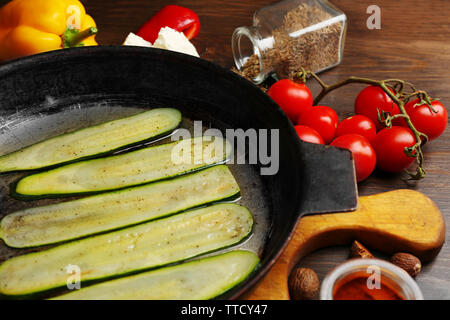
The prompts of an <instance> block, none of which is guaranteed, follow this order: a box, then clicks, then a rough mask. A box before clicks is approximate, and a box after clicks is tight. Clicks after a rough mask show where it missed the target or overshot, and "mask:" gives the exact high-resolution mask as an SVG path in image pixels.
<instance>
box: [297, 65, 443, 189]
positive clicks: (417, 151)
mask: <svg viewBox="0 0 450 320" xmlns="http://www.w3.org/2000/svg"><path fill="white" fill-rule="evenodd" d="M307 78H313V79H314V80H316V81H317V82H318V83H319V85H320V86H321V87H322V91H321V92H320V93H319V95H318V96H317V97H316V98H315V99H314V105H317V104H318V103H319V102H320V101H321V100H322V99H323V98H324V97H325V96H326V95H327V94H328V93H330V92H331V91H333V90H336V89H338V88H340V87H343V86H345V85H347V84H351V83H363V84H368V85H373V86H378V87H380V88H381V89H382V90H383V91H384V92H385V93H386V94H387V95H388V96H389V97H390V98H391V99H392V101H393V103H395V104H397V106H398V108H399V110H400V113H399V114H396V115H392V116H391V115H390V114H389V112H384V111H382V112H380V111H379V112H378V120H379V121H380V122H381V123H382V124H383V125H384V126H385V127H388V128H390V127H391V126H392V121H393V120H394V119H397V118H403V119H404V120H405V122H406V123H407V124H408V127H409V129H410V130H411V131H412V133H413V134H414V137H415V139H416V143H415V144H414V145H413V146H410V147H406V148H405V149H404V152H405V154H406V155H407V156H408V157H413V158H415V159H416V163H417V167H416V172H410V171H408V170H405V171H406V173H407V174H408V175H409V177H410V178H409V180H420V179H423V178H424V177H425V175H426V172H425V170H424V168H423V164H424V156H423V152H422V147H423V145H424V144H425V143H427V141H428V137H427V135H426V134H424V133H422V132H419V131H418V130H417V129H416V128H415V126H414V124H413V123H412V121H411V118H410V117H409V115H408V113H407V112H406V110H405V105H406V103H408V102H409V101H410V100H411V99H412V98H417V99H419V102H418V103H417V104H416V105H415V106H420V105H424V104H426V105H428V107H429V108H430V110H431V111H432V112H435V113H436V111H435V110H434V109H433V107H432V105H431V102H432V101H433V100H436V99H431V97H430V96H429V95H428V93H427V92H425V91H423V90H417V89H416V88H415V86H414V85H413V84H411V83H410V82H407V81H404V80H400V79H386V80H373V79H368V78H359V77H348V78H346V79H344V80H341V81H338V82H336V83H333V84H331V85H329V84H326V83H325V82H323V81H322V79H320V78H319V76H317V74H315V73H314V72H311V71H306V70H304V69H303V68H302V69H301V71H300V72H299V73H298V74H297V75H296V77H295V78H294V80H297V81H301V82H305V81H306V79H307Z"/></svg>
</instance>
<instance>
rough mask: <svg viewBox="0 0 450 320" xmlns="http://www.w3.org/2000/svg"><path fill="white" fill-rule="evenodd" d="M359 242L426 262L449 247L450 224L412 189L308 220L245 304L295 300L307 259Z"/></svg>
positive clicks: (369, 198)
mask: <svg viewBox="0 0 450 320" xmlns="http://www.w3.org/2000/svg"><path fill="white" fill-rule="evenodd" d="M353 240H359V241H361V242H362V243H363V244H364V245H366V246H367V247H369V248H373V249H376V250H379V251H381V252H385V253H395V252H399V251H402V252H410V253H412V254H414V255H416V256H417V257H419V258H420V259H421V260H422V262H426V261H429V260H431V259H433V258H434V257H435V256H436V255H437V254H438V253H439V251H440V249H441V247H442V245H443V244H444V241H445V221H444V219H443V217H442V214H441V212H440V211H439V209H438V208H437V206H436V205H435V204H434V203H433V201H432V200H431V199H429V198H428V197H426V196H425V195H424V194H422V193H420V192H417V191H413V190H407V189H406V190H396V191H390V192H386V193H380V194H377V195H372V196H366V197H360V198H359V205H358V210H356V211H354V212H345V213H333V214H325V215H315V216H307V217H303V218H301V219H300V220H299V222H298V223H297V227H296V229H295V232H294V234H293V236H292V239H291V240H290V242H289V244H288V246H287V247H286V249H285V250H284V252H283V253H282V255H281V257H280V258H279V259H278V260H277V262H276V263H275V265H274V266H273V267H272V269H271V270H270V271H269V272H268V274H267V275H266V276H265V278H264V279H263V280H261V281H260V282H259V284H257V285H256V286H255V287H254V288H253V289H252V290H251V291H250V292H249V293H247V294H246V295H245V296H244V297H243V298H244V299H250V300H286V299H289V290H288V277H289V274H290V272H291V271H292V269H293V267H294V266H295V265H296V264H297V262H298V261H299V260H300V259H301V258H302V257H304V256H305V255H307V254H308V253H310V252H312V251H314V250H317V249H319V248H323V247H326V246H333V245H343V244H350V243H351V242H352V241H353Z"/></svg>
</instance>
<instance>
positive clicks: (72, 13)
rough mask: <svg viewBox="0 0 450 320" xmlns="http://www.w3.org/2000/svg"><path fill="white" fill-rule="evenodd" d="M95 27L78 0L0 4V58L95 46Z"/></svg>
mask: <svg viewBox="0 0 450 320" xmlns="http://www.w3.org/2000/svg"><path fill="white" fill-rule="evenodd" d="M96 33H97V28H96V25H95V21H94V20H93V19H92V17H90V16H89V15H87V14H86V10H85V9H84V7H83V5H82V4H81V3H80V2H79V1H78V0H13V1H11V2H9V3H7V4H6V5H5V6H3V7H2V8H0V62H4V61H7V60H11V59H15V58H19V57H23V56H27V55H32V54H36V53H40V52H45V51H51V50H57V49H62V48H70V47H78V46H94V45H97V42H96V41H95V34H96Z"/></svg>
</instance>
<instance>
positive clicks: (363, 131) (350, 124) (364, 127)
mask: <svg viewBox="0 0 450 320" xmlns="http://www.w3.org/2000/svg"><path fill="white" fill-rule="evenodd" d="M352 133H354V134H359V135H361V136H363V137H365V138H366V139H367V140H369V141H372V139H373V138H375V136H376V135H377V129H376V127H375V124H374V123H373V122H372V120H370V119H369V118H367V117H366V116H362V115H356V116H352V117H349V118H347V119H344V120H342V121H341V123H339V124H338V127H337V130H336V137H340V136H343V135H344V134H352Z"/></svg>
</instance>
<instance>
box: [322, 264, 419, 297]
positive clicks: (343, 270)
mask: <svg viewBox="0 0 450 320" xmlns="http://www.w3.org/2000/svg"><path fill="white" fill-rule="evenodd" d="M377 282H378V284H377ZM320 299H321V300H423V295H422V292H421V291H420V289H419V286H418V285H417V283H416V282H415V281H414V279H413V278H411V276H410V275H409V274H408V273H407V272H406V271H405V270H403V269H401V268H399V267H397V266H396V265H394V264H392V263H390V262H387V261H384V260H380V259H351V260H348V261H347V262H344V263H342V264H340V265H339V266H337V267H336V268H334V269H333V270H332V271H331V272H330V273H328V274H327V276H326V277H325V279H324V280H323V282H322V285H321V288H320Z"/></svg>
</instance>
